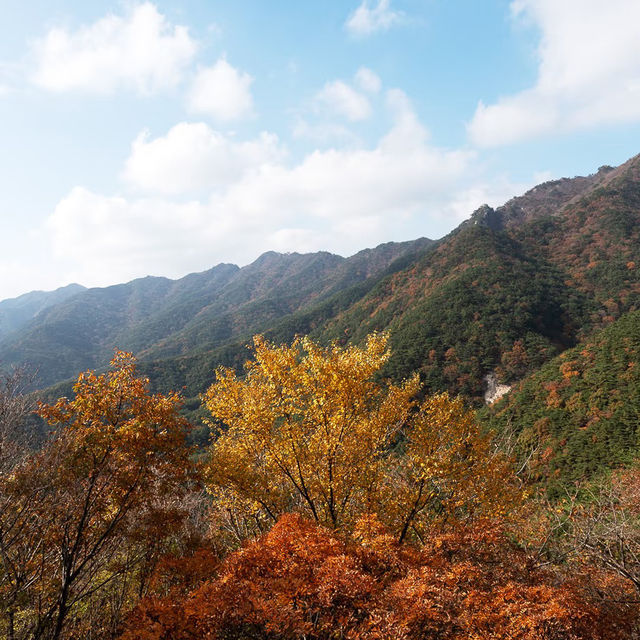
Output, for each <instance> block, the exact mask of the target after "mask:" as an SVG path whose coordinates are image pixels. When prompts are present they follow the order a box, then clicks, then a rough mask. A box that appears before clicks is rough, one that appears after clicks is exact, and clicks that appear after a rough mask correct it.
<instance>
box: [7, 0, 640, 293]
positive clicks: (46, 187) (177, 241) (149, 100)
mask: <svg viewBox="0 0 640 640" xmlns="http://www.w3.org/2000/svg"><path fill="white" fill-rule="evenodd" d="M0 11H1V13H0V15H2V20H1V21H0V136H1V137H0V140H1V141H2V152H1V153H0V299H4V298H9V297H14V296H18V295H20V294H22V293H25V292H27V291H31V290H36V289H38V290H51V289H55V288H57V287H59V286H63V285H66V284H68V283H71V282H78V283H80V284H83V285H85V286H107V285H110V284H115V283H119V282H125V281H128V280H131V279H133V278H137V277H144V276H146V275H156V276H166V277H171V278H177V277H181V276H183V275H186V274H187V273H190V272H193V271H202V270H205V269H208V268H211V267H212V266H214V265H216V264H218V263H220V262H233V263H236V264H239V265H245V264H248V263H250V262H252V261H253V260H255V259H256V258H257V257H258V256H259V255H260V254H261V253H263V252H264V251H268V250H275V251H280V252H289V251H298V252H309V251H320V250H324V251H331V252H333V253H338V254H340V255H344V256H348V255H352V254H353V253H355V252H357V251H359V250H361V249H363V248H366V247H373V246H376V245H378V244H380V243H382V242H387V241H391V240H393V241H402V240H410V239H414V238H417V237H421V236H426V237H430V238H433V239H436V238H439V237H442V236H443V235H444V234H446V233H448V232H449V231H450V230H451V229H453V228H455V227H456V226H457V225H458V224H459V223H460V222H461V221H462V220H464V219H466V218H467V217H468V216H469V215H470V214H471V213H472V212H473V210H475V209H476V208H477V207H478V206H480V205H481V204H483V203H488V204H490V205H492V206H498V205H500V204H502V203H504V202H505V201H506V200H508V199H509V198H511V197H513V196H515V195H519V194H521V193H523V192H524V191H526V190H527V189H529V188H531V187H532V186H534V185H535V184H538V183H540V182H543V181H545V180H550V179H555V178H560V177H563V176H567V177H572V176H575V175H588V174H590V173H593V172H595V171H597V169H598V167H599V166H601V165H604V164H609V165H617V164H620V163H622V162H624V161H625V160H627V159H628V158H630V157H631V156H633V155H636V154H637V153H639V152H640V2H638V0H607V1H606V2H603V1H602V0H562V1H561V2H559V1H558V0H513V1H507V0H483V1H482V2H478V1H477V0H304V1H300V0H298V1H292V0H268V1H267V0H235V1H234V2H225V1H222V0H181V1H180V2H178V1H169V0H168V1H166V2H165V1H163V0H156V1H149V2H139V1H133V0H132V1H129V0H126V1H123V2H107V1H105V2H102V1H100V2H98V1H95V0H94V1H89V2H87V1H86V0H82V1H81V0H24V2H15V1H14V0H0Z"/></svg>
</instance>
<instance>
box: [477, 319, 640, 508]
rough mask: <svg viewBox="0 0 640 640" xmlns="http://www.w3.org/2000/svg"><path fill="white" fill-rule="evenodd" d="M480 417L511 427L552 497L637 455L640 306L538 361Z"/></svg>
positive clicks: (506, 429)
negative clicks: (571, 346) (536, 368)
mask: <svg viewBox="0 0 640 640" xmlns="http://www.w3.org/2000/svg"><path fill="white" fill-rule="evenodd" d="M483 417H484V418H485V420H486V422H487V424H488V425H489V426H490V427H492V428H494V429H497V430H499V431H502V432H511V431H513V432H515V434H516V435H517V448H518V451H519V454H520V456H521V457H522V458H523V459H524V458H528V457H529V456H531V461H530V470H531V474H532V478H533V479H534V480H537V481H542V482H544V483H545V484H546V485H547V487H548V490H549V492H550V494H551V495H552V496H557V495H559V494H560V493H562V492H563V491H564V487H566V486H567V485H569V484H573V483H576V482H579V481H583V480H587V479H591V478H593V477H595V476H597V475H598V474H600V473H601V472H603V471H604V470H606V469H608V468H615V467H618V466H620V465H624V464H627V463H629V462H631V461H632V460H633V459H634V458H636V457H637V456H638V454H639V453H640V449H639V441H638V435H639V431H638V426H639V425H640V311H636V312H632V313H628V314H626V315H625V316H623V317H622V318H620V320H618V321H617V322H615V323H614V324H612V325H611V326H610V327H608V328H606V329H604V330H601V331H599V332H598V333H596V334H595V335H594V336H593V337H592V338H591V339H590V340H588V341H587V342H586V343H584V344H581V345H579V346H577V347H575V348H574V349H570V350H568V351H565V352H564V353H563V354H562V355H560V356H559V357H557V358H555V359H554V360H552V361H551V362H549V363H547V364H546V365H544V366H543V367H542V368H541V369H540V370H539V371H538V372H536V373H534V374H533V375H531V376H530V377H528V378H526V379H525V380H524V381H522V382H521V383H520V384H518V385H517V386H516V387H515V388H514V389H513V390H512V392H511V393H510V394H509V395H508V396H506V397H505V398H504V399H502V400H501V401H499V402H498V403H496V404H495V405H494V406H492V407H491V408H490V409H489V410H486V411H484V412H483ZM532 453H533V455H531V454H532Z"/></svg>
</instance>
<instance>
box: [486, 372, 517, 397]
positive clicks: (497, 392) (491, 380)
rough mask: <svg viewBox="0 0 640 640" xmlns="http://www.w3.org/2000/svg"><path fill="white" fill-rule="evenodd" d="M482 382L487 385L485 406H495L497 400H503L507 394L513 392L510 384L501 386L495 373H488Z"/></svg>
mask: <svg viewBox="0 0 640 640" xmlns="http://www.w3.org/2000/svg"><path fill="white" fill-rule="evenodd" d="M482 380H483V382H484V385H485V390H484V403H485V404H493V403H494V402H495V401H496V400H499V399H500V398H502V396H503V395H504V394H505V393H508V392H509V391H511V387H510V386H509V385H508V384H500V383H499V382H498V380H497V378H496V374H495V373H488V374H487V375H486V376H485V377H484V378H483V379H482Z"/></svg>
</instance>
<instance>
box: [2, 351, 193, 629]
mask: <svg viewBox="0 0 640 640" xmlns="http://www.w3.org/2000/svg"><path fill="white" fill-rule="evenodd" d="M111 364H112V369H111V370H110V371H109V372H107V373H105V374H103V375H96V374H95V373H92V372H87V373H83V374H81V375H80V376H79V378H78V381H77V383H76V384H75V386H74V392H75V397H74V398H73V399H71V400H69V399H67V398H61V399H60V400H58V402H56V403H55V404H51V405H48V404H41V405H40V408H39V411H38V412H39V414H40V416H41V417H42V418H44V419H45V420H46V421H47V422H48V423H49V425H51V426H52V427H54V428H55V431H54V433H53V436H52V439H51V441H50V442H49V443H48V444H47V445H46V446H45V447H44V448H43V449H42V450H41V451H40V452H38V453H36V454H34V455H33V456H31V457H30V458H29V459H27V460H26V461H25V462H24V463H23V464H22V465H20V466H19V467H18V468H16V469H15V470H14V472H13V473H12V474H11V475H9V476H7V477H5V478H3V481H2V491H3V493H5V494H7V495H9V496H11V498H12V502H13V504H14V505H15V509H14V510H17V513H18V514H22V516H21V520H20V522H21V533H20V535H18V536H16V539H15V545H14V548H13V552H15V553H16V554H18V555H19V554H20V553H22V554H23V555H24V554H29V549H22V547H24V546H25V545H26V546H27V547H28V546H29V545H32V546H33V545H34V541H35V540H37V541H38V545H37V548H36V549H35V550H34V551H33V553H31V555H30V556H29V557H30V558H31V560H32V562H35V563H36V564H37V563H39V571H36V573H35V574H34V575H33V577H32V580H31V582H30V585H29V589H28V597H27V598H26V599H25V600H24V601H23V603H22V609H21V610H20V612H19V615H18V616H15V615H14V617H17V618H19V619H20V621H21V622H20V625H21V628H20V629H16V630H14V633H16V634H17V636H18V637H33V638H61V637H71V636H73V637H88V635H89V631H88V630H87V627H86V625H88V624H95V625H98V627H99V625H101V624H106V623H105V622H104V620H103V619H102V618H101V615H102V614H105V612H106V611H107V610H109V609H111V610H112V613H113V610H114V609H115V610H116V613H117V610H120V609H121V608H122V607H124V606H127V605H128V604H129V603H128V602H127V598H128V597H130V595H131V593H132V590H134V589H135V590H136V592H137V593H143V592H144V585H142V584H141V580H144V576H145V575H146V573H148V572H145V571H144V565H145V563H148V562H151V561H153V558H151V557H150V552H152V551H153V550H154V549H156V548H157V544H158V541H159V540H162V539H163V538H165V537H166V536H167V535H168V534H170V533H171V531H172V530H173V529H174V528H175V527H177V526H178V525H179V523H180V521H181V518H182V517H183V514H182V513H181V509H180V506H179V504H178V498H179V496H180V495H181V493H183V492H184V491H185V490H186V488H187V486H188V483H189V481H190V480H191V479H192V477H193V474H192V465H191V461H190V455H189V448H188V447H187V445H186V440H185V438H186V435H187V431H188V424H187V422H186V421H185V420H184V419H183V418H182V417H181V416H180V415H179V413H178V409H179V407H180V399H179V398H178V396H177V395H175V394H169V395H161V394H152V393H150V392H149V390H148V380H146V379H145V378H140V377H136V375H135V363H134V359H133V357H132V356H131V354H128V353H123V352H117V353H116V355H115V358H114V359H113V361H112V363H111ZM13 613H14V614H15V612H13ZM117 617H118V616H117V615H114V616H112V618H111V620H110V622H109V624H116V622H115V621H116V620H117ZM94 618H95V619H97V621H95V620H94V621H93V622H92V619H94ZM94 630H95V629H94ZM99 630H100V631H101V632H104V631H106V630H105V629H104V628H100V627H99Z"/></svg>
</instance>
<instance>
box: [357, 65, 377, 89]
mask: <svg viewBox="0 0 640 640" xmlns="http://www.w3.org/2000/svg"><path fill="white" fill-rule="evenodd" d="M355 81H356V84H357V85H358V86H359V87H360V89H362V90H363V91H366V92H367V93H378V91H380V89H381V88H382V81H381V80H380V76H378V74H377V73H375V72H374V71H372V70H371V69H368V68H367V67H360V68H359V69H358V71H356V75H355Z"/></svg>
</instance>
